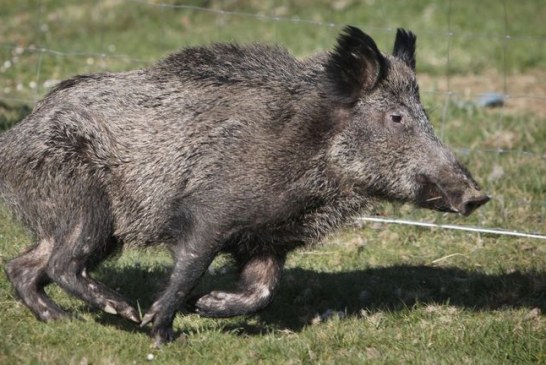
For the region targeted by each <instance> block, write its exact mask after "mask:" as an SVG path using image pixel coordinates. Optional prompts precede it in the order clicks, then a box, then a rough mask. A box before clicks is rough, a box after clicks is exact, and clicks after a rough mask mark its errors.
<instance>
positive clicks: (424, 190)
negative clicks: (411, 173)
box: [416, 175, 491, 217]
mask: <svg viewBox="0 0 546 365" xmlns="http://www.w3.org/2000/svg"><path fill="white" fill-rule="evenodd" d="M416 179H417V181H418V182H419V184H420V189H419V191H418V193H417V201H416V204H417V205H418V206H419V207H422V208H428V209H433V210H437V211H440V212H449V213H460V214H462V215H464V216H465V217H466V216H468V215H470V214H471V213H472V212H473V211H474V210H476V209H478V208H479V207H480V206H482V205H483V204H485V203H487V202H488V201H489V200H490V199H491V198H490V197H489V196H487V195H483V194H481V193H480V191H479V188H475V187H471V186H467V187H465V188H464V189H449V188H447V187H446V186H448V185H447V184H441V183H439V182H437V181H435V180H434V179H433V178H431V177H430V176H427V175H417V177H416Z"/></svg>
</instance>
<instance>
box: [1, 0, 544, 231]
mask: <svg viewBox="0 0 546 365" xmlns="http://www.w3.org/2000/svg"><path fill="white" fill-rule="evenodd" d="M110 3H111V2H97V5H96V6H97V7H102V8H101V9H102V10H101V11H103V13H102V14H107V12H112V11H117V12H119V14H118V15H119V16H121V15H122V13H121V12H122V11H124V9H125V10H126V9H129V8H130V9H132V10H135V9H136V10H138V11H139V12H140V13H139V14H143V15H144V16H145V15H146V14H147V13H148V12H152V11H160V12H161V14H162V15H161V16H163V17H165V18H167V17H168V16H170V15H172V14H173V13H176V12H189V13H188V14H190V15H191V16H192V17H196V16H199V15H201V14H208V15H211V16H214V17H217V18H219V19H225V18H229V19H245V20H246V21H249V22H254V23H256V24H258V23H259V25H260V27H261V28H265V29H275V30H278V29H282V28H283V27H285V26H287V25H289V26H290V27H296V28H297V27H306V29H307V27H312V29H313V31H316V32H326V33H331V34H336V33H337V32H338V28H341V27H342V26H344V25H345V24H346V23H347V22H345V21H344V20H341V21H340V20H338V18H340V17H339V16H334V15H335V14H332V19H334V20H332V21H330V20H328V17H326V19H324V18H320V19H315V18H312V17H309V18H307V17H300V16H292V15H290V9H288V12H286V11H285V14H281V15H279V14H276V12H275V11H271V12H268V9H266V10H260V11H248V10H241V11H239V10H236V9H235V10H234V6H233V3H236V2H233V1H232V2H223V1H222V2H212V5H211V2H206V1H203V2H201V3H202V4H200V5H195V3H196V2H192V3H187V4H184V3H181V4H180V3H174V4H172V3H164V2H158V1H150V0H119V1H114V2H113V3H114V5H118V6H117V8H116V7H114V6H113V5H112V4H110ZM197 3H198V4H199V2H197ZM241 3H242V4H243V5H244V4H246V2H244V1H241ZM345 3H347V1H345V2H344V1H338V2H335V4H341V5H339V6H344V5H343V4H345ZM371 3H373V2H371ZM40 4H42V3H40ZM500 4H501V5H502V9H503V10H502V16H501V17H500V18H499V19H497V20H496V21H497V22H498V23H499V24H501V25H502V26H501V27H500V30H499V28H497V30H496V31H489V30H486V29H483V31H479V29H477V28H476V27H474V28H473V29H472V30H467V29H464V28H461V27H455V26H454V18H453V14H454V11H453V9H452V7H453V6H454V5H455V2H453V1H452V0H447V1H446V2H445V5H446V9H445V27H443V28H442V29H440V30H439V29H438V28H435V29H427V28H426V27H425V28H421V29H420V30H419V33H418V36H419V37H425V38H427V37H428V38H427V39H432V40H433V41H434V42H437V44H438V47H441V48H443V49H444V50H445V52H444V56H445V57H444V61H443V62H441V63H440V64H439V65H437V66H436V70H441V72H440V73H439V75H438V76H435V78H433V79H441V80H442V83H441V85H442V86H438V85H436V86H434V83H429V85H428V87H425V88H422V92H421V93H422V95H423V96H424V97H430V98H435V99H434V100H435V101H434V103H435V104H434V105H435V107H436V108H437V110H438V115H439V123H438V124H439V125H438V126H437V132H438V134H439V135H440V137H441V138H442V139H445V138H449V137H450V135H449V133H451V132H450V131H448V127H449V125H450V122H451V121H452V120H453V119H456V118H455V117H454V116H453V113H454V110H455V112H456V113H460V112H461V111H460V110H463V112H464V109H465V108H467V107H470V108H477V107H476V105H475V103H473V104H464V103H462V102H461V100H463V99H465V100H469V99H470V100H476V99H479V98H482V97H484V96H485V95H487V93H488V92H489V91H488V90H487V89H481V90H479V91H475V89H473V90H471V91H470V92H469V91H467V90H464V89H461V88H460V87H456V85H455V84H456V83H457V82H460V81H458V80H457V73H456V72H455V71H454V70H453V69H454V67H455V65H456V63H457V62H454V57H459V55H458V54H459V53H460V48H461V47H460V45H458V44H457V43H456V42H458V41H460V40H461V39H466V40H468V39H475V40H483V41H485V42H486V43H484V44H487V42H491V43H495V45H496V46H497V48H498V49H500V52H497V55H498V56H500V62H499V61H498V60H497V61H496V62H497V66H496V68H497V69H498V75H499V77H500V78H501V80H500V81H499V80H497V82H496V86H495V90H494V91H496V92H498V93H499V94H501V95H502V98H503V105H502V106H501V107H500V108H499V109H498V110H497V111H496V112H495V114H494V116H493V117H494V118H497V121H496V125H503V124H505V123H509V122H510V123H514V122H513V121H512V120H513V119H514V114H513V113H512V111H511V110H508V108H507V107H506V105H509V104H510V103H511V102H513V103H516V102H522V103H525V105H529V104H532V105H534V106H537V107H536V108H535V109H533V108H531V111H530V113H529V112H527V114H531V117H532V118H539V119H540V120H541V121H542V123H546V122H545V119H544V118H545V116H546V94H545V93H544V92H545V90H546V88H542V89H540V90H538V91H537V90H536V89H526V88H520V89H518V90H512V88H511V80H512V78H511V77H512V76H511V75H512V74H513V73H511V72H510V70H509V66H510V65H509V53H510V50H511V47H514V45H515V44H516V43H517V42H523V43H525V42H534V43H533V44H539V45H546V36H545V35H544V34H540V33H525V32H521V31H512V30H511V29H512V27H511V19H512V17H511V16H510V14H509V10H508V8H507V4H509V3H507V2H506V1H502V2H500ZM42 5H43V4H42ZM224 5H225V6H224ZM336 6H337V5H336ZM377 6H380V5H377ZM243 8H244V9H247V8H248V6H246V7H243ZM269 10H271V9H269ZM51 16H52V15H51V14H48V13H47V11H45V10H44V8H43V7H42V6H41V5H38V6H37V7H36V9H35V10H34V17H33V18H32V20H29V21H28V22H27V23H23V25H24V26H27V27H28V28H29V29H30V28H32V30H33V31H34V32H36V33H37V34H42V33H47V29H46V32H44V29H42V28H44V25H43V24H47V22H45V21H43V20H44V19H45V18H48V19H47V20H48V21H50V20H51V19H49V18H51ZM192 17H190V20H187V19H186V18H184V17H180V18H176V17H173V18H169V19H170V20H172V19H175V20H176V21H182V22H191V21H192V20H191V19H192ZM348 17H350V16H348ZM341 18H342V19H343V17H342V16H341ZM394 21H396V19H395V20H394ZM100 22H101V20H97V23H100ZM159 23H160V24H159V28H160V29H157V30H156V31H155V33H156V34H154V35H152V37H161V36H162V35H165V34H168V33H169V32H170V31H171V30H172V29H176V28H177V27H179V25H176V24H170V23H169V22H168V21H165V22H159ZM217 23H218V21H216V22H212V23H211V25H210V27H209V31H210V32H211V36H210V37H209V39H210V40H215V38H216V35H218V37H217V38H218V39H223V38H222V34H221V33H222V30H213V29H214V28H215V27H216V28H218V25H217ZM220 23H221V22H220ZM357 25H359V26H361V27H362V28H364V29H365V30H366V31H367V32H368V33H372V34H374V35H380V34H384V35H388V36H392V37H393V36H394V33H395V31H396V27H394V26H390V25H386V26H376V25H362V24H357ZM73 26H76V25H73ZM45 28H47V27H45ZM296 28H295V29H296ZM0 29H1V28H0ZM96 30H97V32H99V33H100V37H99V38H100V41H99V42H98V45H97V46H96V47H95V48H93V49H83V48H80V47H78V49H77V50H71V49H68V50H67V49H66V48H64V47H63V46H62V43H59V42H56V43H55V42H51V41H50V39H48V37H50V38H51V37H55V36H57V37H61V35H60V34H61V31H58V32H57V34H53V35H50V36H42V35H41V36H37V37H36V40H34V41H32V42H28V41H26V42H21V41H18V40H17V39H16V38H17V37H14V39H10V38H6V37H4V38H2V37H1V36H0V56H2V55H4V60H2V59H0V62H2V63H0V76H1V75H3V76H4V77H3V79H4V80H3V81H2V80H0V102H2V101H5V102H8V103H10V102H16V103H23V104H28V105H32V104H34V103H35V102H36V101H37V100H39V99H40V98H41V97H42V96H43V94H44V93H45V92H46V91H47V89H48V88H50V87H51V86H53V85H55V83H56V82H58V81H59V79H62V78H66V77H68V76H70V75H65V74H63V73H62V72H59V71H58V69H59V67H54V68H52V67H49V66H48V67H45V66H44V62H45V58H47V62H48V65H49V64H50V63H51V62H52V61H51V59H53V60H54V61H55V60H56V61H55V62H57V63H58V64H59V65H62V64H63V62H67V61H66V60H70V62H73V63H76V64H78V63H79V64H81V65H82V67H81V71H80V70H77V72H75V73H85V72H87V71H88V70H89V69H90V68H91V69H98V70H108V69H109V67H110V66H111V65H112V64H116V67H117V68H121V69H131V68H133V67H141V66H143V65H147V64H149V63H150V62H151V61H152V58H151V57H146V56H144V57H143V54H144V55H145V53H143V52H134V53H133V52H130V51H127V50H124V51H118V50H116V49H115V48H113V47H111V46H110V45H108V44H107V43H108V42H107V41H106V40H105V38H106V36H105V35H104V34H103V33H104V32H105V30H104V29H103V28H101V26H100V24H98V26H97V28H96ZM22 31H23V30H22ZM23 32H24V31H23ZM6 33H9V32H6ZM50 33H53V32H50ZM235 40H237V39H235ZM275 40H276V39H275V38H274V39H273V41H275ZM81 41H82V42H85V41H86V39H85V35H82V38H81ZM144 43H146V42H144ZM51 44H54V45H57V47H55V46H52V45H51ZM147 44H150V42H148V43H147ZM499 44H500V46H499ZM310 48H313V47H310ZM543 48H546V47H543ZM97 50H98V51H97ZM172 50H173V49H164V50H163V51H164V53H167V52H169V51H172ZM418 50H419V46H418ZM23 55H24V56H25V57H28V58H29V60H30V61H29V63H27V64H26V67H27V69H26V71H25V72H22V71H19V72H17V71H14V70H13V69H14V67H15V63H16V60H17V58H21V57H23ZM30 57H32V58H30ZM538 57H541V55H540V54H539V56H538ZM154 58H155V57H154ZM120 64H121V66H120ZM97 65H98V66H97ZM91 66H92V67H91ZM28 67H34V71H33V72H29V69H28ZM60 68H62V67H60ZM52 70H53V71H52ZM55 70H56V71H55ZM436 72H437V71H436ZM21 73H24V74H26V75H27V79H24V80H23V81H21V80H20V79H18V78H19V77H20V76H19V74H21ZM515 77H517V75H516V76H515ZM539 77H544V75H539ZM29 80H30V81H29ZM25 82H26V84H25ZM0 108H1V105H0ZM0 110H1V109H0ZM537 110H538V111H537ZM542 112H544V113H543V114H541V113H542ZM516 115H517V114H516ZM522 122H525V119H522ZM529 133H531V134H532V133H533V131H530V132H529ZM529 138H531V137H529ZM531 139H532V138H531ZM542 143H543V140H542ZM450 145H451V146H452V147H453V148H454V149H455V150H456V152H457V153H458V154H459V155H462V156H467V155H468V156H472V157H473V158H474V157H476V156H478V157H479V156H481V155H486V156H493V160H499V159H502V158H503V157H504V156H508V157H509V158H511V159H514V161H515V162H513V161H512V162H511V163H514V164H515V165H517V164H518V163H519V162H520V161H523V160H524V159H526V160H525V161H526V163H527V164H531V165H533V166H534V167H535V168H536V171H535V173H534V175H533V176H535V177H534V179H538V182H534V186H538V188H535V190H537V191H536V192H534V193H533V194H529V195H526V196H525V197H523V198H517V197H515V196H513V195H508V194H507V195H506V198H505V197H504V193H503V192H502V187H499V188H498V189H499V191H500V194H499V196H498V197H499V198H500V201H501V202H502V204H503V205H505V207H503V208H499V209H497V210H496V211H494V212H493V211H491V212H490V213H494V214H496V215H503V214H504V215H505V217H504V218H502V219H496V220H494V219H493V220H492V219H487V217H486V216H485V215H484V214H483V213H479V214H478V217H477V218H476V219H475V220H474V221H472V222H473V223H474V224H475V225H474V226H469V225H466V224H465V223H460V224H442V223H431V222H430V221H429V220H430V216H428V215H426V214H425V215H420V214H415V213H410V216H412V217H413V218H414V219H410V220H406V219H401V218H400V217H397V216H387V217H384V216H381V217H379V216H373V217H362V218H360V219H361V220H364V221H369V222H383V223H389V224H411V225H415V226H421V227H437V228H441V229H456V230H466V231H471V232H478V233H484V234H495V235H507V236H515V237H520V238H526V239H546V230H545V229H544V227H545V216H546V196H545V190H546V189H545V188H544V184H545V183H546V182H545V180H544V176H546V150H545V149H544V146H536V145H532V144H531V145H530V146H531V148H529V145H527V146H524V147H521V146H515V147H514V146H511V145H510V143H502V139H501V138H497V139H496V141H495V140H493V142H492V143H489V144H488V145H481V144H478V145H472V146H465V145H460V144H457V142H456V141H454V142H452V143H450ZM529 161H530V162H529ZM492 164H493V165H495V163H492ZM501 166H502V164H501ZM501 175H502V173H501ZM499 205H500V204H499ZM506 206H507V207H506ZM521 206H527V207H528V211H529V212H530V217H531V218H530V221H529V222H528V224H525V225H523V226H522V225H521V224H519V223H518V224H517V227H511V219H510V214H506V213H505V212H504V211H505V210H510V209H516V208H517V207H521ZM499 212H500V213H499ZM387 214H397V213H396V210H394V211H393V210H388V209H387ZM514 214H517V213H514ZM491 224H495V225H500V227H496V226H495V227H492V226H491ZM512 228H517V229H512Z"/></svg>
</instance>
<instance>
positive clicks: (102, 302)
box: [0, 27, 485, 343]
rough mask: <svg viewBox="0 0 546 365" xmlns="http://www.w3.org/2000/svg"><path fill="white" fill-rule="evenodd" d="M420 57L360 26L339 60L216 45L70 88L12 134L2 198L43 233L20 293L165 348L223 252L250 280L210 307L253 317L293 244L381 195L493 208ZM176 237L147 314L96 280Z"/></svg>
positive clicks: (47, 315)
mask: <svg viewBox="0 0 546 365" xmlns="http://www.w3.org/2000/svg"><path fill="white" fill-rule="evenodd" d="M414 54H415V36H414V35H413V34H412V33H410V32H406V31H402V30H399V32H398V35H397V38H396V45H395V57H393V56H383V55H382V54H381V53H380V52H379V50H378V48H377V46H376V44H375V42H374V41H373V40H372V39H371V38H370V36H368V35H366V34H365V33H363V32H362V31H360V30H359V29H357V28H354V27H346V28H345V29H344V31H343V33H342V34H341V36H340V37H339V40H338V44H337V47H336V48H335V50H334V51H333V52H332V53H324V54H320V55H316V56H313V57H310V58H308V59H306V60H298V59H296V58H295V57H294V56H292V55H291V54H290V53H288V51H286V50H284V49H282V48H279V47H272V46H265V45H259V44H254V45H247V46H239V45H235V44H214V45H209V46H203V47H192V48H186V49H184V50H182V51H180V52H177V53H175V54H173V55H171V56H169V57H167V58H165V59H164V60H162V61H160V62H158V63H157V64H155V65H152V66H150V67H148V68H145V69H140V70H134V71H129V72H123V73H101V74H94V75H81V76H77V77H75V78H72V79H70V80H67V81H63V82H61V83H60V84H59V85H58V86H57V87H56V88H54V89H53V90H52V91H51V92H50V93H48V94H47V96H46V97H45V98H44V99H43V100H42V101H40V102H39V103H38V104H37V105H36V107H35V108H34V110H33V112H32V113H31V114H30V115H29V116H27V117H26V118H25V120H23V121H21V122H20V123H18V124H17V125H16V126H14V127H13V128H12V129H10V130H9V131H7V132H5V133H3V134H2V135H0V197H1V198H3V200H5V201H6V203H7V205H8V207H10V208H12V210H13V211H14V212H15V213H16V215H17V216H18V217H19V218H20V219H21V221H22V222H23V224H25V225H26V226H27V227H28V229H29V230H30V231H31V232H33V233H34V240H35V245H34V246H33V247H32V248H30V249H29V250H27V251H26V252H24V253H23V254H21V255H20V256H18V257H16V258H14V259H12V260H10V261H9V262H8V263H7V265H6V274H7V276H8V278H9V280H10V281H11V283H12V284H13V286H14V288H15V291H16V292H17V294H18V296H19V298H20V299H21V300H22V301H23V303H24V304H25V305H27V306H28V307H29V309H30V310H31V311H32V312H33V313H34V314H35V315H36V317H37V318H39V319H41V320H44V321H50V320H54V319H58V318H62V317H64V316H66V313H65V312H64V311H63V310H62V308H60V307H59V306H57V304H55V303H54V301H53V300H52V299H51V298H50V297H49V296H48V295H47V292H46V291H44V286H45V285H47V284H49V283H50V282H54V283H56V284H58V285H59V286H60V287H61V288H63V289H64V290H66V291H67V292H69V293H70V294H72V295H74V296H76V297H78V298H80V299H82V300H84V301H86V302H87V303H89V304H90V305H93V306H94V307H97V308H100V309H102V310H104V311H105V312H107V313H111V314H115V313H117V314H118V315H120V316H122V317H123V318H126V319H128V320H131V321H134V322H137V323H140V324H141V325H146V324H147V323H151V324H152V330H151V333H152V336H153V337H154V339H155V341H156V343H162V342H166V341H170V340H172V339H173V329H172V324H173V318H174V315H175V312H176V311H177V310H178V308H181V307H182V306H183V305H184V303H185V302H186V301H187V299H188V296H189V295H190V294H191V293H192V290H193V288H194V287H195V286H196V284H197V283H198V281H199V279H200V278H201V276H202V275H203V273H204V272H205V271H206V270H207V267H208V266H209V265H210V263H211V262H212V260H213V259H214V258H215V256H216V255H217V254H218V253H219V252H226V253H229V254H231V255H232V257H233V258H234V259H235V260H236V262H237V264H238V265H239V268H240V276H239V282H238V285H237V286H235V289H234V290H231V291H212V292H210V293H209V294H207V295H204V296H202V297H201V298H199V299H198V300H196V302H195V305H194V309H195V310H196V311H197V312H199V313H201V314H203V315H207V316H232V315H237V314H249V313H253V312H256V311H258V310H260V309H262V308H264V307H265V306H266V305H268V304H269V303H270V302H271V300H272V298H273V296H274V294H275V291H276V289H277V287H278V284H279V282H280V277H281V272H282V267H283V264H284V261H285V258H286V255H287V254H288V253H289V252H290V251H291V250H293V249H295V248H296V247H298V246H301V245H305V244H310V243H313V242H316V241H318V240H320V239H321V238H322V237H324V236H325V235H327V234H329V233H331V232H333V231H334V230H335V229H336V228H338V227H339V226H341V225H342V224H343V223H344V222H347V221H348V220H350V219H351V217H352V216H353V215H355V214H357V213H359V212H361V211H362V210H364V209H367V208H369V207H371V206H372V205H373V204H374V203H375V201H376V200H378V199H388V200H396V201H406V202H413V203H415V204H417V205H419V206H422V207H428V208H432V209H437V210H442V211H444V210H447V209H450V211H457V212H461V213H463V214H465V213H469V212H471V211H472V210H473V209H475V208H476V207H477V206H479V205H481V204H483V202H484V201H485V198H483V197H480V196H479V195H478V194H479V193H478V192H477V191H478V190H479V189H478V186H477V184H475V182H474V180H473V179H472V177H471V176H470V175H469V173H468V172H467V171H466V170H464V169H463V168H462V167H461V165H460V164H459V163H458V162H457V161H456V159H455V156H454V155H453V153H452V152H451V151H449V150H448V149H447V148H446V147H445V146H443V145H442V143H441V142H440V141H439V139H438V138H437V137H436V136H435V135H434V132H433V130H432V127H431V125H430V123H429V122H428V119H427V117H426V115H425V114H424V110H423V107H422V105H421V103H420V101H419V95H418V92H417V84H416V80H415V73H414V72H413V71H412V70H411V69H410V68H409V67H408V66H407V65H406V63H409V64H410V66H414V65H415V59H414ZM397 57H399V58H401V59H402V60H404V61H401V60H400V59H399V58H397ZM395 116H396V117H397V118H396V117H395ZM416 176H417V177H418V176H420V177H421V178H419V179H418V178H416ZM160 242H164V243H166V244H168V245H170V246H171V248H172V252H173V255H174V267H173V269H172V272H171V275H170V279H169V281H168V283H167V285H166V287H165V289H164V290H163V291H162V292H161V293H160V294H159V295H158V297H157V299H156V300H155V302H154V303H153V304H152V306H151V308H149V309H148V310H147V312H146V314H145V315H144V316H143V317H142V319H141V318H140V314H139V311H137V310H136V308H134V306H133V305H132V304H131V303H130V302H128V301H127V300H126V299H125V298H123V297H122V296H121V295H120V294H119V293H118V292H116V291H114V290H111V289H109V288H108V287H107V286H106V285H104V284H102V283H100V282H99V281H97V280H95V279H94V278H93V277H92V276H91V275H89V271H90V270H91V269H92V268H93V267H94V266H96V265H97V264H99V263H100V262H101V261H103V260H104V259H106V257H107V256H109V255H111V254H112V253H113V252H115V249H116V248H117V247H118V246H120V245H122V244H124V243H134V244H154V243H160Z"/></svg>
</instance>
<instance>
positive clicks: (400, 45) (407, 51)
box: [392, 28, 417, 70]
mask: <svg viewBox="0 0 546 365" xmlns="http://www.w3.org/2000/svg"><path fill="white" fill-rule="evenodd" d="M416 40H417V37H416V36H415V34H413V33H412V32H410V31H407V30H405V29H402V28H398V30H397V31H396V39H395V41H394V48H393V51H392V54H393V56H394V57H397V58H399V59H401V60H402V61H404V62H405V63H406V64H407V65H408V66H409V67H411V69H412V70H415V42H416Z"/></svg>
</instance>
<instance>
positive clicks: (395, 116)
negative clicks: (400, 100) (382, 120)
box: [391, 113, 402, 123]
mask: <svg viewBox="0 0 546 365" xmlns="http://www.w3.org/2000/svg"><path fill="white" fill-rule="evenodd" d="M391 120H392V121H393V122H394V123H400V122H402V115H401V114H396V113H395V114H391Z"/></svg>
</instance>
